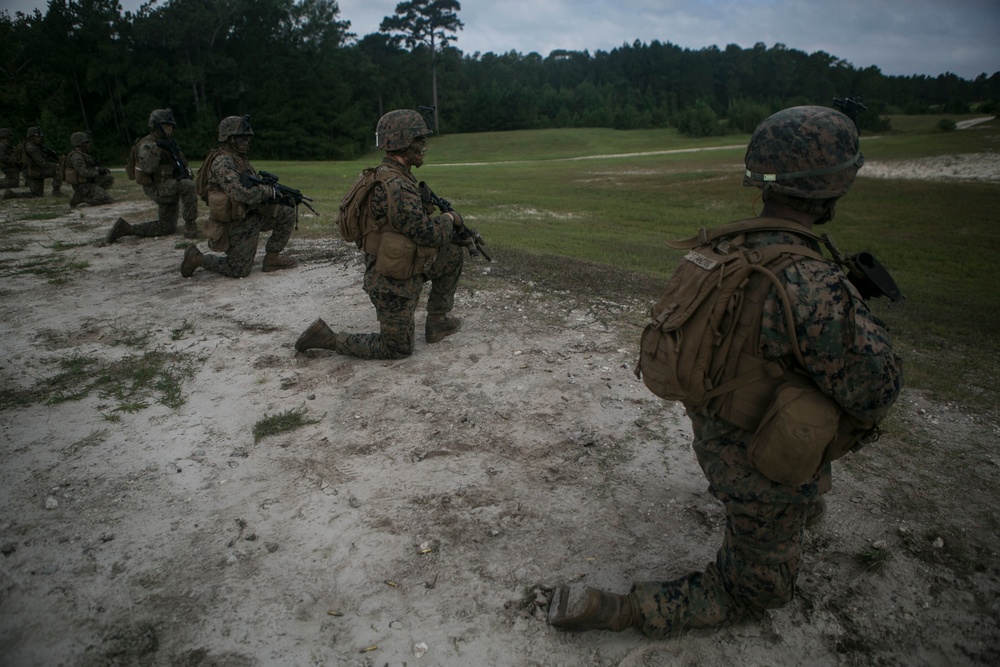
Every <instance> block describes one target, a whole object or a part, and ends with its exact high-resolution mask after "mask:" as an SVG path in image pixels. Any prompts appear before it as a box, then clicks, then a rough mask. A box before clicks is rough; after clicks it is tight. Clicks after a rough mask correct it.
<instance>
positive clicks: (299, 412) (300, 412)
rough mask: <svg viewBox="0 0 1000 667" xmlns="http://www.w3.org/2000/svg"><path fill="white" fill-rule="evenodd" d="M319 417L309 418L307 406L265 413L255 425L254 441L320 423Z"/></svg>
mask: <svg viewBox="0 0 1000 667" xmlns="http://www.w3.org/2000/svg"><path fill="white" fill-rule="evenodd" d="M318 423H319V420H318V419H307V418H306V409H305V408H292V409H290V410H285V411H284V412H279V413H278V414H276V415H264V418H263V419H261V420H260V421H259V422H257V423H256V424H254V425H253V441H254V442H260V440H261V438H266V437H267V436H269V435H278V434H279V433H288V432H290V431H294V430H296V429H300V428H302V427H303V426H308V425H309V424H318Z"/></svg>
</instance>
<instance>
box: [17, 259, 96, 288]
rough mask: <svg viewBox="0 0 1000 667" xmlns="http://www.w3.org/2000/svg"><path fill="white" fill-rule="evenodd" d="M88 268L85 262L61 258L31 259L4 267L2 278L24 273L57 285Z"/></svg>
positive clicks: (87, 263) (88, 263) (88, 264)
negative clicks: (76, 272)
mask: <svg viewBox="0 0 1000 667" xmlns="http://www.w3.org/2000/svg"><path fill="white" fill-rule="evenodd" d="M88 266H90V262H87V261H86V260H74V259H72V258H66V257H61V256H54V255H49V256H47V257H38V256H35V257H31V258H29V259H27V260H24V261H22V262H16V263H13V264H10V265H8V266H5V267H4V272H3V277H8V276H16V275H21V274H25V273H30V274H34V275H36V276H41V277H43V278H47V279H48V281H49V283H51V284H54V285H59V284H62V283H67V282H69V281H70V280H71V278H72V273H73V272H74V271H82V270H83V269H86V268H87V267H88Z"/></svg>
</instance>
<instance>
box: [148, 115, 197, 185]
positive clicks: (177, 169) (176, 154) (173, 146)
mask: <svg viewBox="0 0 1000 667" xmlns="http://www.w3.org/2000/svg"><path fill="white" fill-rule="evenodd" d="M155 125H156V129H157V130H158V131H159V133H160V134H162V135H163V136H164V137H166V136H167V133H166V132H164V131H163V124H162V123H160V121H156V123H155ZM156 145H157V146H159V147H160V148H162V149H163V150H165V151H167V152H168V153H170V161H171V162H173V163H174V178H175V179H177V180H178V181H179V180H181V179H184V178H189V179H192V180H194V172H193V171H191V167H189V166H188V163H187V160H185V159H184V154H183V153H181V147H180V146H179V145H178V144H177V141H176V140H174V138H173V137H170V138H165V139H157V140H156Z"/></svg>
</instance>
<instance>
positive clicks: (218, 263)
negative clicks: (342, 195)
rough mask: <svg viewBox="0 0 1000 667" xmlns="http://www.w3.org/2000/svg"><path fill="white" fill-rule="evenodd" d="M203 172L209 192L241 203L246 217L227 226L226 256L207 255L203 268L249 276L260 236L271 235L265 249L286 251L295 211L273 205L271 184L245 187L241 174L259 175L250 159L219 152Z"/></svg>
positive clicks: (228, 151) (231, 275) (227, 151)
mask: <svg viewBox="0 0 1000 667" xmlns="http://www.w3.org/2000/svg"><path fill="white" fill-rule="evenodd" d="M236 118H239V117H238V116H236ZM220 132H221V130H220ZM202 169H208V170H209V172H208V187H209V190H210V191H215V192H224V193H225V194H226V195H227V196H228V197H229V198H230V199H231V200H232V201H234V202H236V203H238V204H242V205H243V206H244V208H245V210H246V216H245V217H244V218H243V219H242V220H238V221H234V222H231V223H229V224H228V225H227V228H228V233H229V249H228V250H227V251H226V252H225V254H206V255H205V257H204V259H203V260H202V265H201V266H202V268H203V269H205V270H207V271H213V272H215V273H219V274H222V275H224V276H229V277H231V278H243V277H245V276H248V275H250V271H251V269H252V268H253V261H254V257H255V256H256V254H257V244H258V240H259V237H260V233H261V232H267V231H269V232H271V235H270V236H269V237H268V239H267V243H266V244H265V246H264V248H265V250H266V251H267V252H269V253H270V252H273V253H278V252H281V251H282V250H284V248H285V245H287V244H288V239H289V238H291V236H292V230H293V229H295V220H296V216H295V209H294V208H292V207H291V206H282V205H279V204H273V203H270V202H271V200H273V199H274V189H273V188H271V187H270V186H269V185H254V186H253V187H250V188H246V187H244V186H243V184H242V183H241V182H240V174H242V173H249V174H250V175H252V176H256V175H257V172H256V171H255V170H254V168H253V165H251V164H250V161H249V160H247V159H246V158H245V157H243V156H242V155H239V154H238V153H236V152H234V151H232V150H228V149H225V148H223V149H222V150H219V151H217V153H216V154H215V157H214V158H213V159H212V161H211V163H210V164H205V165H202ZM192 183H193V182H192Z"/></svg>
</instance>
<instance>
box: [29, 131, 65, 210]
mask: <svg viewBox="0 0 1000 667" xmlns="http://www.w3.org/2000/svg"><path fill="white" fill-rule="evenodd" d="M32 130H36V131H37V134H32ZM32 136H38V137H40V136H42V133H41V131H40V130H38V129H37V128H31V129H30V130H28V139H27V141H26V142H25V144H24V154H25V156H26V159H27V164H26V165H25V173H24V182H25V183H26V184H27V186H28V192H29V193H30V195H29V196H31V197H41V196H42V195H43V194H44V191H45V179H46V178H51V179H52V194H54V195H60V194H62V193H61V192H60V187H61V186H62V180H61V179H60V178H59V169H58V167H59V165H58V164H56V163H55V162H52V161H51V160H49V159H48V158H46V157H45V153H43V152H42V146H41V142H39V143H35V142H34V141H32V139H31V137H32Z"/></svg>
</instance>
